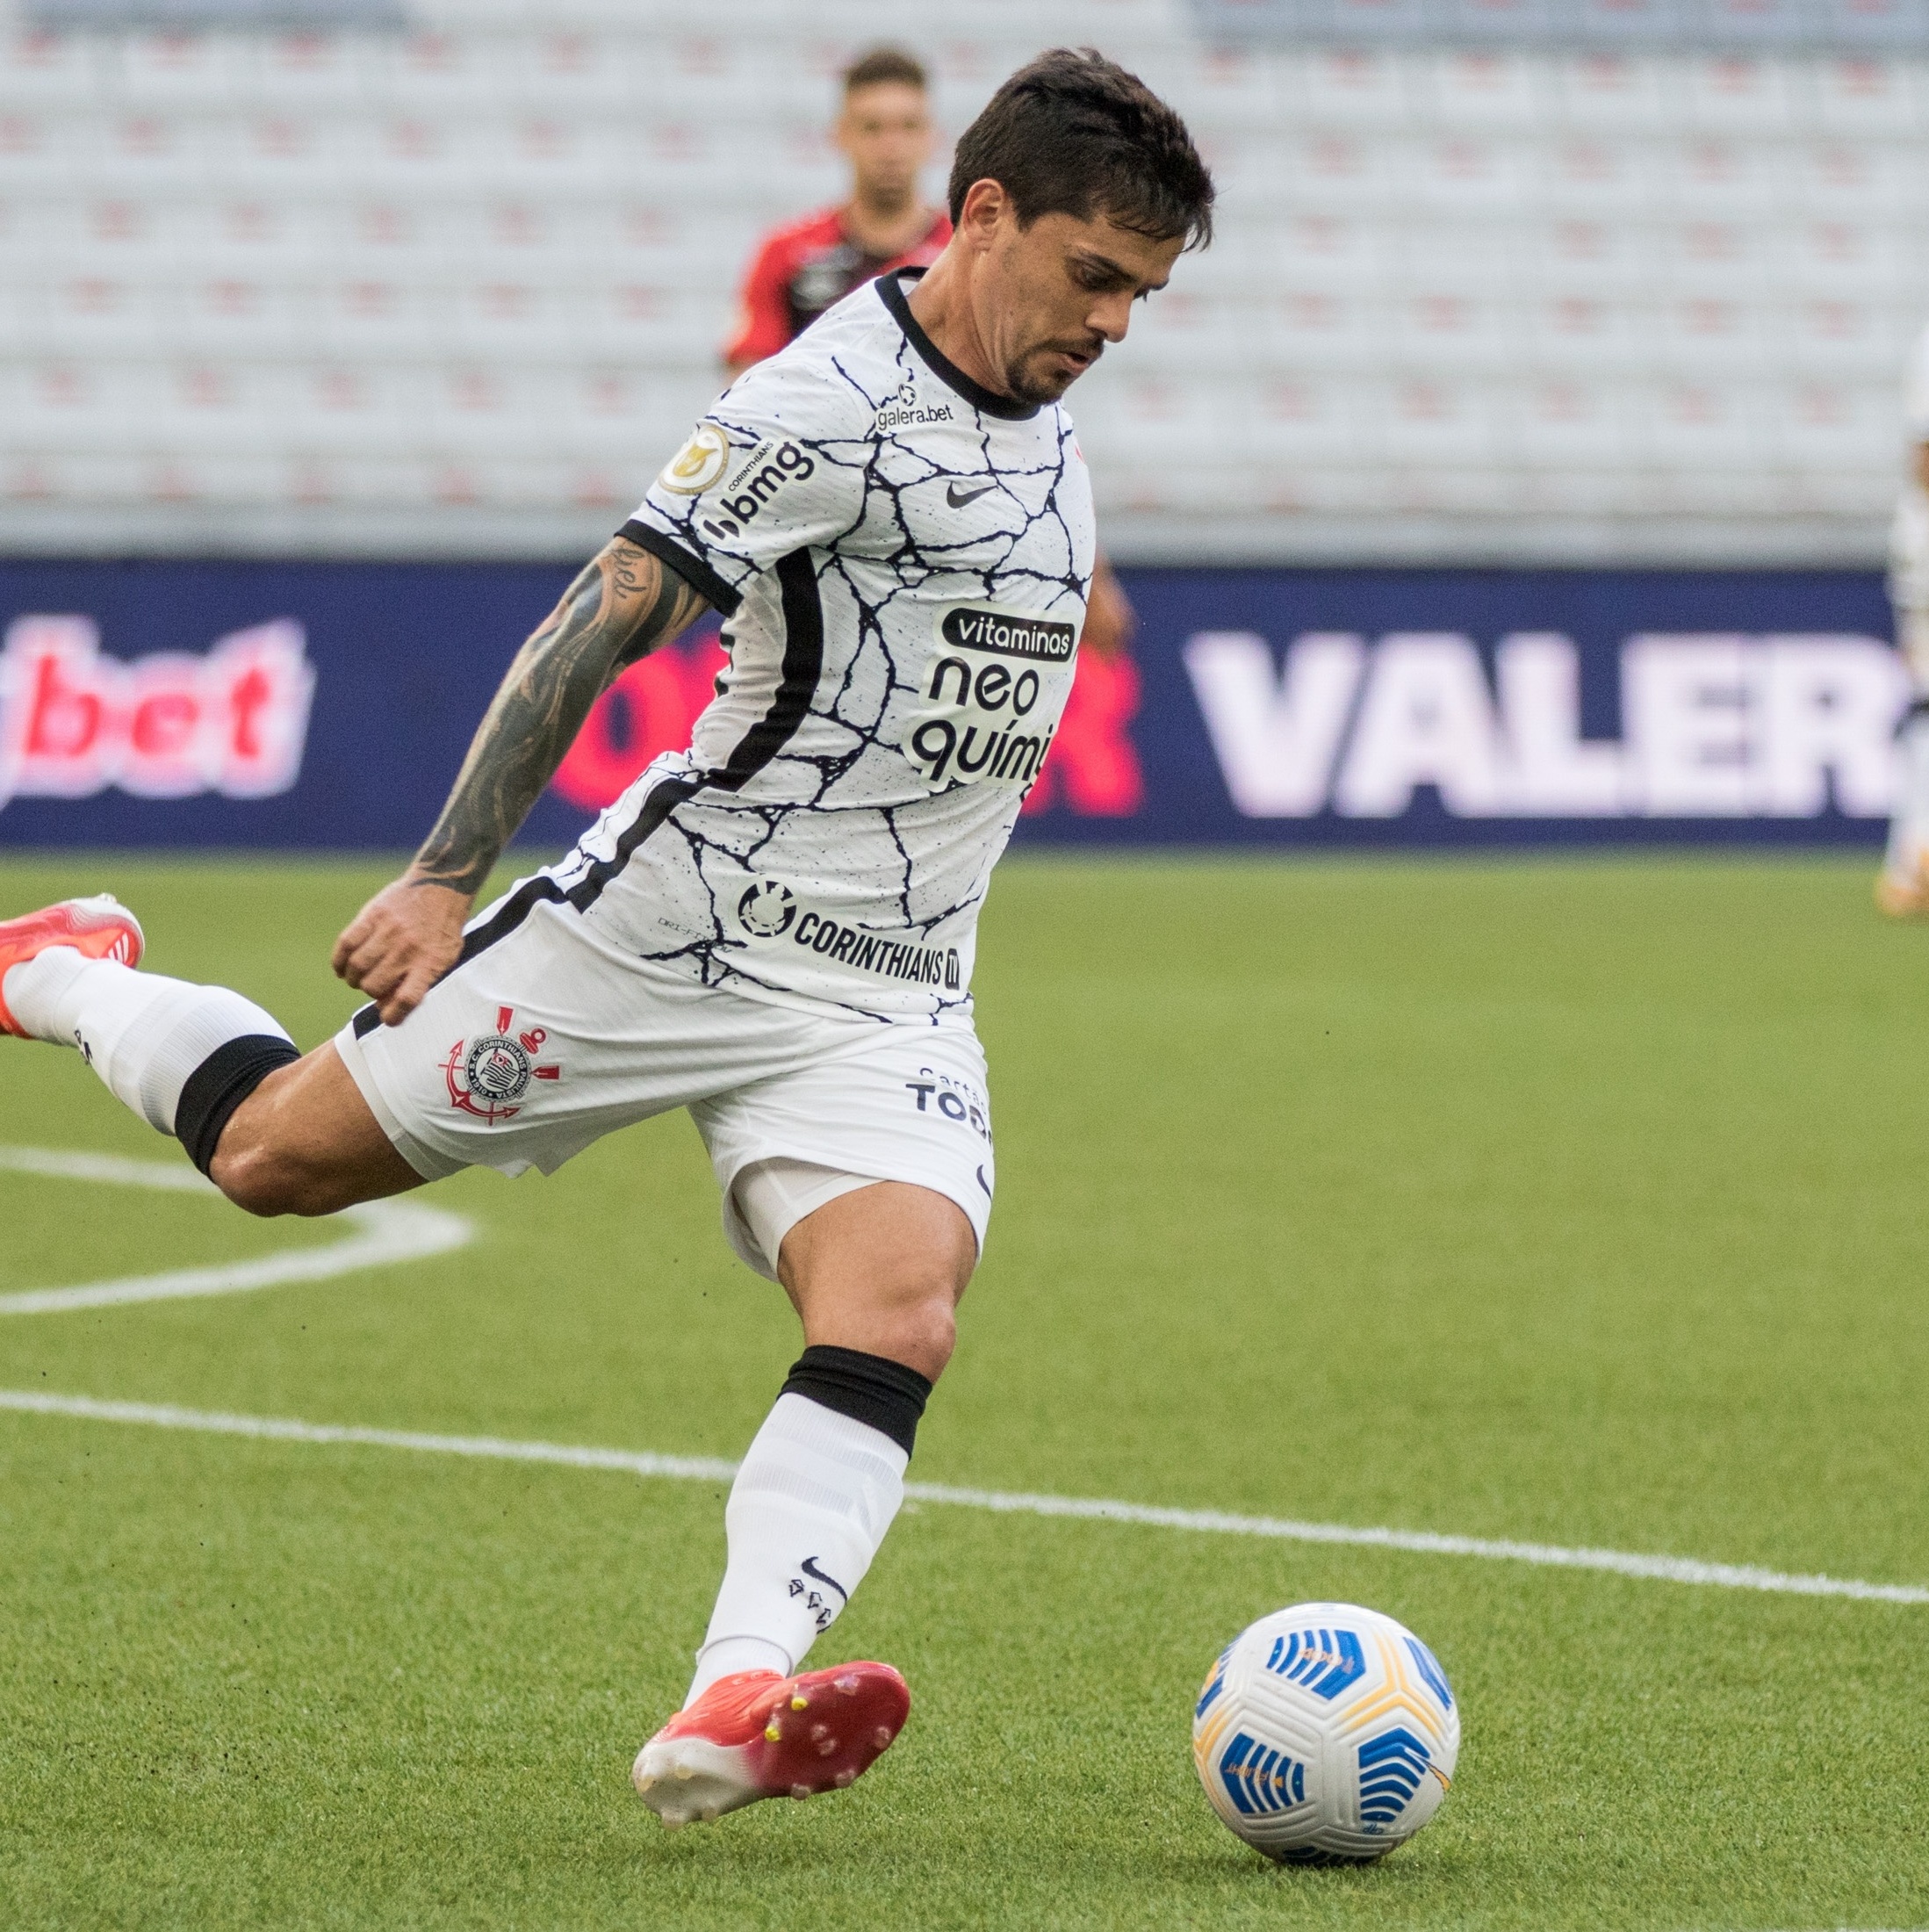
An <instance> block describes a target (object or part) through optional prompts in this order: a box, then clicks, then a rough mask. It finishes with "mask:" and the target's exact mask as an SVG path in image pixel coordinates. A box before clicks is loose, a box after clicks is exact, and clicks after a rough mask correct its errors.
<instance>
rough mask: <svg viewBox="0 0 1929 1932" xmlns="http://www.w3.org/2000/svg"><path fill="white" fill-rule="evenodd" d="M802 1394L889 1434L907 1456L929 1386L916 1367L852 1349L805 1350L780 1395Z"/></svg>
mask: <svg viewBox="0 0 1929 1932" xmlns="http://www.w3.org/2000/svg"><path fill="white" fill-rule="evenodd" d="M778 1393H779V1394H780V1395H806V1396H808V1397H809V1398H810V1400H811V1401H812V1402H817V1403H818V1404H819V1405H820V1406H821V1407H823V1408H825V1409H835V1410H836V1411H837V1413H838V1414H839V1415H840V1416H848V1417H850V1418H851V1420H852V1421H853V1422H861V1423H865V1424H868V1425H869V1426H870V1427H871V1428H873V1429H875V1430H876V1431H878V1433H879V1434H880V1435H884V1436H889V1438H891V1440H892V1441H893V1442H895V1443H896V1445H897V1446H898V1447H899V1448H900V1449H902V1450H903V1452H904V1453H905V1454H906V1455H907V1456H908V1455H909V1454H910V1453H911V1448H912V1445H914V1444H915V1443H916V1442H917V1440H918V1417H920V1416H922V1415H923V1414H924V1412H925V1403H926V1402H929V1401H930V1400H931V1384H930V1383H929V1382H928V1381H925V1378H924V1377H923V1376H922V1375H920V1374H919V1373H918V1371H917V1370H916V1369H915V1368H906V1367H905V1366H904V1365H903V1363H902V1362H894V1361H892V1360H890V1359H889V1357H887V1356H883V1355H867V1354H865V1353H864V1352H863V1351H862V1350H861V1349H855V1348H823V1347H811V1348H807V1349H806V1350H805V1351H804V1352H803V1354H802V1355H800V1356H799V1357H798V1358H797V1359H796V1362H795V1365H794V1366H793V1367H792V1368H791V1371H790V1373H789V1375H788V1377H787V1378H786V1379H785V1381H784V1386H783V1388H781V1390H779V1392H778Z"/></svg>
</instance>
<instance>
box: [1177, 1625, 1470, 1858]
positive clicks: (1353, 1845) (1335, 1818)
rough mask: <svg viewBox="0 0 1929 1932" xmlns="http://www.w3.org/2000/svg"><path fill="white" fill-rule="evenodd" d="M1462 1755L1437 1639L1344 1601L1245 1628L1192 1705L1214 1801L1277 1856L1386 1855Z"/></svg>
mask: <svg viewBox="0 0 1929 1932" xmlns="http://www.w3.org/2000/svg"><path fill="white" fill-rule="evenodd" d="M1459 1755H1460V1711H1459V1706H1458V1705H1456V1704H1455V1702H1454V1701H1453V1692H1452V1691H1450V1689H1449V1688H1448V1685H1447V1676H1446V1673H1445V1671H1443V1669H1441V1668H1440V1665H1439V1662H1438V1661H1437V1659H1436V1657H1435V1656H1434V1654H1433V1652H1432V1651H1430V1650H1429V1649H1428V1647H1426V1645H1425V1644H1423V1643H1422V1642H1421V1640H1420V1639H1419V1638H1417V1637H1416V1636H1414V1633H1412V1632H1411V1631H1410V1630H1408V1629H1407V1628H1406V1627H1405V1626H1402V1625H1400V1624H1396V1623H1395V1622H1394V1621H1393V1618H1391V1617H1383V1616H1381V1614H1380V1613H1379V1612H1378V1611H1377V1610H1361V1609H1360V1608H1358V1607H1357V1605H1356V1604H1295V1605H1294V1606H1293V1607H1292V1609H1291V1610H1279V1611H1274V1612H1273V1614H1272V1615H1271V1616H1270V1617H1262V1618H1260V1619H1259V1621H1258V1622H1257V1623H1256V1624H1253V1625H1250V1626H1248V1627H1247V1628H1246V1629H1244V1630H1242V1631H1241V1632H1240V1633H1239V1634H1238V1636H1236V1637H1234V1639H1233V1640H1232V1642H1231V1643H1229V1644H1227V1647H1225V1649H1224V1650H1222V1651H1221V1652H1220V1656H1219V1662H1217V1663H1215V1664H1214V1665H1213V1668H1212V1671H1211V1673H1210V1674H1209V1675H1208V1676H1207V1677H1206V1686H1205V1688H1204V1689H1203V1690H1202V1691H1200V1692H1199V1699H1198V1706H1197V1708H1196V1709H1195V1710H1194V1711H1193V1713H1192V1762H1193V1763H1195V1764H1196V1765H1198V1775H1199V1782H1200V1783H1201V1784H1204V1785H1205V1787H1206V1797H1207V1798H1208V1799H1211V1800H1212V1806H1213V1810H1214V1811H1216V1812H1217V1813H1219V1815H1220V1818H1221V1819H1222V1820H1224V1822H1225V1824H1226V1826H1227V1828H1228V1829H1229V1830H1231V1831H1232V1832H1233V1833H1234V1835H1236V1836H1238V1837H1241V1838H1243V1839H1244V1840H1245V1841H1246V1842H1247V1843H1248V1844H1249V1845H1251V1846H1253V1847H1254V1848H1255V1849H1256V1850H1259V1851H1263V1852H1264V1853H1265V1855H1266V1856H1268V1857H1269V1858H1275V1859H1277V1860H1278V1862H1279V1863H1280V1864H1288V1865H1344V1864H1367V1863H1369V1862H1370V1861H1371V1860H1372V1859H1375V1858H1382V1857H1385V1856H1386V1854H1387V1853H1388V1852H1390V1851H1391V1850H1392V1849H1393V1847H1394V1846H1395V1845H1400V1844H1404V1843H1405V1842H1406V1841H1407V1839H1409V1838H1411V1837H1412V1836H1413V1835H1414V1833H1415V1832H1416V1831H1418V1830H1419V1829H1420V1827H1422V1825H1424V1824H1425V1823H1426V1822H1427V1820H1429V1818H1431V1817H1432V1816H1433V1814H1434V1813H1435V1812H1436V1811H1437V1810H1438V1809H1439V1806H1440V1800H1441V1799H1443V1797H1445V1796H1446V1792H1447V1786H1448V1784H1449V1783H1450V1780H1451V1779H1452V1777H1453V1767H1454V1763H1455V1761H1456V1760H1457V1759H1458V1756H1459Z"/></svg>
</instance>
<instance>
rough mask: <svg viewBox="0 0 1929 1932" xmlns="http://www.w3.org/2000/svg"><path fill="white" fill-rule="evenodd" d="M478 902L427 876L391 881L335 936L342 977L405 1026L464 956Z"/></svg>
mask: <svg viewBox="0 0 1929 1932" xmlns="http://www.w3.org/2000/svg"><path fill="white" fill-rule="evenodd" d="M473 903H474V901H473V898H471V895H470V894H469V893H467V892H458V891H457V890H455V889H454V888H453V887H452V886H447V885H432V884H430V883H428V881H427V880H410V879H407V878H401V879H398V880H396V882H395V883H394V884H392V885H385V886H384V887H383V888H382V890H380V891H379V892H378V893H377V894H376V895H375V897H374V898H372V899H371V900H370V901H369V903H368V904H367V905H364V906H363V908H362V910H361V911H360V912H357V913H356V915H355V918H354V919H353V921H352V922H351V923H350V924H349V927H348V929H347V931H345V932H344V933H343V934H342V937H341V938H340V939H338V940H337V941H335V958H334V961H333V964H334V966H335V973H336V975H337V977H340V978H342V979H345V980H347V981H348V983H349V985H351V986H353V987H354V988H355V989H356V991H357V992H363V993H366V994H367V995H368V996H369V998H371V999H372V1000H373V1001H374V1002H375V1010H376V1012H377V1013H380V1014H381V1016H382V1024H383V1025H384V1026H385V1027H394V1026H399V1025H400V1024H401V1022H402V1021H403V1020H406V1019H407V1018H408V1016H409V1014H411V1013H414V1010H415V1009H416V1007H418V1006H421V1003H422V1000H423V998H424V996H425V995H426V994H427V993H428V989H429V988H430V987H431V986H433V985H434V984H435V982H436V981H437V980H438V979H440V978H441V977H442V976H443V974H444V973H446V972H447V971H448V970H449V969H450V967H451V966H453V965H454V964H455V963H456V961H457V958H458V957H459V956H460V955H461V952H462V927H463V921H464V919H467V918H468V917H469V908H470V906H471V905H472V904H473Z"/></svg>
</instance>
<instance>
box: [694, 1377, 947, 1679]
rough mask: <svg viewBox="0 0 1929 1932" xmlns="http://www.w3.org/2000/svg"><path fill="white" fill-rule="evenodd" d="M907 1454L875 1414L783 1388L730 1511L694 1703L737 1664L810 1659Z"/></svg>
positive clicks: (764, 1665)
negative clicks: (857, 1416) (859, 1415)
mask: <svg viewBox="0 0 1929 1932" xmlns="http://www.w3.org/2000/svg"><path fill="white" fill-rule="evenodd" d="M910 1460H911V1458H910V1457H909V1456H907V1455H906V1454H905V1453H904V1452H903V1450H902V1449H901V1448H899V1447H898V1445H896V1443H895V1442H893V1441H892V1440H891V1438H889V1436H887V1435H885V1434H883V1433H882V1431H879V1430H875V1429H873V1428H872V1427H871V1426H870V1424H868V1423H861V1422H853V1420H852V1419H851V1418H850V1417H848V1416H843V1415H839V1413H838V1412H837V1410H836V1409H826V1408H824V1406H823V1404H822V1403H820V1402H812V1401H811V1400H810V1397H809V1396H808V1395H796V1394H794V1393H793V1394H789V1395H780V1396H778V1398H777V1402H776V1406H775V1407H774V1408H773V1409H772V1410H771V1411H770V1414H769V1415H768V1416H767V1417H766V1418H765V1420H764V1425H763V1427H762V1428H761V1429H759V1431H757V1438H756V1440H755V1441H753V1442H752V1444H751V1445H750V1451H749V1453H748V1454H746V1455H745V1458H744V1463H743V1467H741V1468H740V1469H739V1470H738V1472H737V1481H736V1482H735V1484H734V1485H733V1486H732V1488H731V1499H730V1505H729V1507H728V1508H727V1509H726V1510H724V1512H723V1521H724V1525H725V1527H726V1529H727V1531H728V1532H729V1541H730V1558H729V1561H728V1562H727V1564H726V1565H725V1567H724V1570H723V1588H722V1589H721V1590H718V1591H717V1593H716V1609H715V1610H714V1611H712V1612H711V1614H710V1627H709V1635H708V1636H707V1637H705V1639H704V1640H703V1647H702V1649H701V1650H700V1651H698V1652H697V1654H696V1676H695V1678H694V1679H693V1680H692V1682H691V1684H690V1694H689V1696H688V1697H687V1698H685V1699H684V1704H685V1705H686V1707H687V1706H688V1705H691V1704H693V1703H695V1700H696V1699H697V1698H700V1697H701V1696H702V1694H703V1692H704V1691H707V1690H709V1687H710V1685H711V1684H713V1683H716V1680H717V1679H718V1678H719V1677H723V1676H729V1675H730V1674H731V1672H732V1671H734V1670H762V1669H767V1670H775V1671H778V1672H780V1673H781V1674H782V1675H784V1676H788V1675H789V1674H790V1672H791V1671H793V1670H795V1669H796V1668H797V1666H798V1665H799V1664H800V1663H802V1662H803V1660H804V1656H805V1654H807V1653H808V1652H809V1650H810V1646H811V1645H812V1644H813V1643H815V1642H816V1641H817V1639H818V1638H819V1637H820V1636H822V1635H823V1634H824V1632H825V1631H826V1630H828V1629H829V1628H830V1627H831V1625H832V1624H833V1623H835V1622H836V1621H837V1618H838V1615H839V1612H840V1611H842V1610H843V1608H844V1606H845V1604H846V1603H848V1602H849V1601H850V1598H851V1595H852V1593H853V1591H854V1590H856V1589H857V1586H858V1583H859V1582H860V1580H861V1579H862V1577H863V1575H864V1573H865V1571H867V1569H869V1568H870V1567H871V1559H872V1558H873V1557H874V1556H875V1555H876V1554H877V1548H878V1545H879V1544H881V1543H882V1541H883V1540H884V1532H885V1531H887V1530H888V1529H889V1528H890V1526H891V1518H892V1517H895V1516H896V1514H897V1506H898V1504H899V1503H902V1502H903V1500H904V1469H905V1467H906V1465H907V1464H908V1463H909V1462H910Z"/></svg>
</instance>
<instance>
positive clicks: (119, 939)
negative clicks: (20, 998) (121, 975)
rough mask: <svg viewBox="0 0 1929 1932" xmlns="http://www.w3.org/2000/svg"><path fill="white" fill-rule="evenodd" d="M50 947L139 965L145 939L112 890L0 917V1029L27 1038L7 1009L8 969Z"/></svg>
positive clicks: (144, 949)
mask: <svg viewBox="0 0 1929 1932" xmlns="http://www.w3.org/2000/svg"><path fill="white" fill-rule="evenodd" d="M54 946H71V947H72V948H74V950H75V951H76V952H77V953H80V954H82V955H83V956H84V957H86V958H88V959H111V960H113V961H114V962H116V963H117V964H119V965H122V966H138V965H140V955H141V954H142V953H144V952H145V951H146V950H147V947H148V941H147V940H146V939H145V937H144V936H143V935H142V934H141V930H140V920H139V919H136V918H135V917H134V916H133V913H132V912H129V911H128V910H127V908H126V906H125V905H122V904H121V903H120V901H119V899H117V898H115V897H114V896H113V894H112V892H97V893H95V894H94V896H93V897H92V898H87V899H62V900H61V903H60V904H59V905H49V906H47V907H45V908H44V909H43V910H41V911H40V912H27V913H24V914H23V915H22V916H21V917H20V918H18V919H5V920H0V1033H11V1034H13V1035H15V1037H16V1038H18V1039H21V1040H25V1039H26V1038H27V1037H28V1035H27V1034H26V1032H25V1029H24V1028H23V1027H19V1026H18V1025H16V1024H15V1021H14V1018H13V1015H12V1014H11V1013H9V1012H8V1011H7V1002H6V997H5V992H4V988H5V986H6V979H7V974H8V971H9V970H11V968H13V967H15V966H24V965H25V963H26V962H27V961H28V960H30V959H37V958H39V957H40V955H41V954H42V953H44V952H46V951H47V949H48V948H49V947H54Z"/></svg>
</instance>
